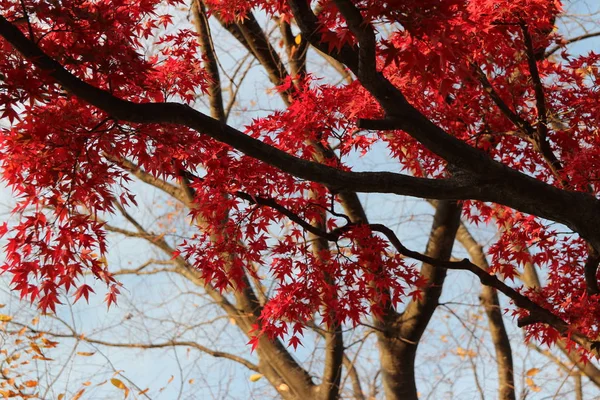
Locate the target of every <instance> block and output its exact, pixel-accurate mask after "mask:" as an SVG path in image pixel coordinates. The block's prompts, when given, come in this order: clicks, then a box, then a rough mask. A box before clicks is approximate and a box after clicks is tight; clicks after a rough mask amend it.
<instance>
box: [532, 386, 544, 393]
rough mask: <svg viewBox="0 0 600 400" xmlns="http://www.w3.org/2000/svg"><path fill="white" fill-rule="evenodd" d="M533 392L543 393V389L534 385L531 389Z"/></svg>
mask: <svg viewBox="0 0 600 400" xmlns="http://www.w3.org/2000/svg"><path fill="white" fill-rule="evenodd" d="M531 391H532V392H536V393H537V392H541V391H542V388H541V387H539V386H537V385H533V386H532V387H531Z"/></svg>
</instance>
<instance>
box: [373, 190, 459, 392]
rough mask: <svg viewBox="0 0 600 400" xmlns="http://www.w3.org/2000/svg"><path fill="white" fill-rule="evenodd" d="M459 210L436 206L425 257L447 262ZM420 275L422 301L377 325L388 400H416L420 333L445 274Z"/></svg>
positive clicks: (427, 271) (426, 270)
mask: <svg viewBox="0 0 600 400" xmlns="http://www.w3.org/2000/svg"><path fill="white" fill-rule="evenodd" d="M460 214H461V206H460V205H458V204H457V203H455V202H450V201H441V202H439V203H438V205H437V208H436V212H435V216H434V221H433V226H432V229H431V233H430V236H429V242H428V243H427V250H426V254H427V255H428V256H430V257H433V258H436V259H440V260H448V259H450V255H451V253H452V246H453V244H454V238H455V236H456V231H457V229H458V224H459V222H460ZM421 274H422V275H423V276H424V277H425V278H426V279H427V281H428V284H427V286H426V287H425V288H424V289H423V297H422V299H421V300H418V301H412V302H410V303H409V304H408V306H407V307H406V309H405V310H404V312H403V313H402V314H400V315H398V316H394V317H393V318H394V319H393V320H389V319H388V320H386V321H385V322H384V323H383V324H382V323H381V322H380V323H379V324H378V325H379V327H380V328H381V329H382V330H381V331H380V332H378V334H377V339H378V342H379V350H380V360H381V368H382V371H383V373H382V381H383V386H384V389H385V393H386V398H387V399H389V400H413V399H414V400H416V399H418V396H417V386H416V382H415V373H414V367H415V357H416V354H417V348H418V345H419V342H420V340H421V337H422V335H423V332H424V331H425V328H426V327H427V324H428V323H429V321H430V319H431V316H432V315H433V312H434V311H435V309H436V307H437V306H438V300H439V298H440V295H441V293H442V285H443V283H444V279H445V277H446V270H445V269H443V268H438V267H434V266H432V265H429V264H423V266H422V268H421Z"/></svg>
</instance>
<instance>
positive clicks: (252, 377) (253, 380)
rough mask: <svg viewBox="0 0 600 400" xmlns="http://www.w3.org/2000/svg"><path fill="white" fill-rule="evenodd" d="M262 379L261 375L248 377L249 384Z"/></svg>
mask: <svg viewBox="0 0 600 400" xmlns="http://www.w3.org/2000/svg"><path fill="white" fill-rule="evenodd" d="M262 377H263V375H262V374H254V375H250V382H256V381H258V380H260V378H262Z"/></svg>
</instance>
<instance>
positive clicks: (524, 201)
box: [0, 17, 600, 248]
mask: <svg viewBox="0 0 600 400" xmlns="http://www.w3.org/2000/svg"><path fill="white" fill-rule="evenodd" d="M0 35H2V36H3V37H4V38H5V39H7V40H8V41H9V42H10V43H11V44H13V46H14V47H15V48H16V49H17V50H19V51H20V52H21V53H22V54H23V55H25V56H26V57H28V58H29V59H30V60H32V61H33V62H34V63H35V64H36V65H37V66H38V67H39V68H41V69H43V70H45V71H46V72H48V73H49V74H50V75H51V76H53V77H54V78H55V79H56V80H57V81H58V82H59V83H60V84H61V85H63V86H64V87H65V88H66V89H68V90H70V91H71V92H72V93H73V94H74V95H76V96H78V97H80V98H81V99H83V100H85V101H87V102H89V103H90V104H92V105H94V106H96V107H98V108H100V109H101V110H103V111H105V112H107V113H109V114H111V115H112V116H113V117H114V118H117V119H120V120H124V121H129V122H139V123H172V124H179V125H185V126H187V127H189V128H191V129H194V130H197V131H198V132H201V133H204V134H207V135H209V136H211V137H213V138H214V139H216V140H219V141H221V142H223V143H226V144H229V145H231V146H233V147H234V148H236V149H238V150H239V151H241V152H243V153H245V154H247V155H248V156H251V157H254V158H257V159H259V160H261V161H264V162H267V163H269V164H271V165H273V166H275V167H277V168H279V169H281V170H283V171H285V172H287V173H290V174H292V175H295V176H297V177H299V178H302V179H308V180H312V181H315V182H319V183H322V184H324V185H327V186H329V187H330V188H334V189H345V190H348V191H355V192H379V193H396V194H404V195H409V196H416V197H424V198H437V199H476V200H484V201H493V202H497V203H500V204H504V205H507V206H509V207H513V208H516V209H518V210H520V211H523V212H528V213H531V214H534V215H538V216H540V217H543V218H547V219H551V220H554V221H557V222H561V223H563V224H565V225H567V226H569V227H571V228H572V229H574V230H576V231H578V232H579V233H580V234H581V235H582V236H583V237H588V238H589V239H590V240H592V242H593V244H594V245H595V247H597V248H600V234H599V233H598V230H597V229H596V227H597V226H598V225H599V221H598V220H599V217H598V213H597V212H596V209H597V208H599V205H598V200H597V199H595V198H594V197H593V196H590V195H585V194H581V193H571V192H566V191H561V190H559V189H557V188H554V187H552V186H550V185H547V184H545V183H543V182H540V181H538V180H536V179H534V178H531V177H528V176H526V175H524V174H522V173H520V172H518V171H515V170H512V169H510V168H508V167H506V166H503V165H502V164H500V163H497V162H495V161H492V160H490V159H489V158H488V157H487V155H485V154H484V153H482V152H480V151H478V150H476V149H474V148H472V147H470V146H469V145H467V144H466V143H464V142H461V141H460V140H458V139H456V138H453V137H451V136H449V135H448V134H446V133H445V132H444V131H442V130H441V129H440V128H439V127H437V126H435V125H434V124H433V123H432V122H430V121H429V120H427V119H426V118H425V117H424V116H422V115H420V114H418V115H417V116H414V115H413V116H412V117H410V118H407V119H406V121H405V122H403V121H401V122H400V123H399V125H400V126H399V128H400V129H404V130H406V131H408V132H412V134H414V136H415V137H416V138H417V139H418V140H420V141H422V142H423V143H424V144H425V145H426V146H427V147H429V148H431V149H432V150H433V151H436V152H438V153H439V154H442V155H445V156H446V157H447V159H448V161H449V162H451V163H453V164H455V165H457V166H461V165H464V166H465V169H466V170H467V171H474V170H476V171H477V173H478V174H479V175H480V176H482V177H481V178H477V179H473V180H471V181H469V182H461V181H459V180H456V179H447V180H429V179H420V178H414V177H408V176H405V175H401V174H395V173H386V172H378V173H375V172H346V171H340V170H337V169H335V168H331V167H327V166H324V165H321V164H319V163H315V162H310V161H306V160H302V159H299V158H297V157H294V156H292V155H290V154H287V153H285V152H283V151H281V150H278V149H276V148H274V147H271V146H269V145H267V144H265V143H263V142H261V141H259V140H256V139H253V138H251V137H249V136H247V135H245V134H243V133H242V132H240V131H238V130H236V129H234V128H232V127H230V126H228V125H225V124H223V123H220V122H219V121H216V120H214V119H212V118H210V117H208V116H206V115H204V114H202V113H200V112H198V111H195V110H193V109H192V108H190V107H188V106H186V105H182V104H177V103H144V104H137V103H133V102H129V101H126V100H122V99H119V98H116V97H114V96H112V95H111V94H110V93H108V92H106V91H104V90H101V89H98V88H95V87H93V86H91V85H89V84H87V83H85V82H83V81H81V80H80V79H78V78H77V77H75V76H74V75H72V74H71V73H69V72H68V71H66V70H65V69H64V68H63V67H62V66H61V65H60V64H58V63H57V62H56V61H54V60H52V59H51V58H49V57H48V56H47V55H46V54H45V53H43V52H42V51H41V50H40V49H39V48H38V47H37V46H36V45H35V44H34V43H32V42H30V41H29V40H28V39H27V38H26V37H25V36H24V35H23V34H22V33H21V32H20V31H19V29H18V28H16V27H15V26H13V25H12V24H11V23H9V22H8V21H7V20H6V19H5V18H3V17H0ZM395 104H396V105H397V102H395ZM415 132H417V133H418V134H415ZM438 139H439V140H438ZM442 148H443V149H444V150H443V151H442ZM467 167H468V168H467ZM484 175H485V176H484ZM540 198H544V199H545V201H544V202H540V201H539V199H540ZM574 204H576V205H577V207H573V205H574Z"/></svg>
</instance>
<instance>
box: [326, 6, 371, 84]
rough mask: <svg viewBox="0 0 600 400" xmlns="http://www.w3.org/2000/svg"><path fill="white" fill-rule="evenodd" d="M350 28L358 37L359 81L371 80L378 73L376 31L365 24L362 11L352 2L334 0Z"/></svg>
mask: <svg viewBox="0 0 600 400" xmlns="http://www.w3.org/2000/svg"><path fill="white" fill-rule="evenodd" d="M334 2H335V5H336V6H337V8H338V9H339V10H340V12H341V13H342V15H343V16H344V18H345V19H346V23H347V24H348V27H349V28H350V30H351V31H352V33H353V34H354V36H356V38H357V40H358V44H359V49H358V73H357V76H358V77H359V79H361V80H364V79H370V78H371V77H373V76H374V74H376V72H377V62H376V61H377V60H376V53H375V50H376V45H375V43H376V42H375V31H374V30H373V27H372V26H371V24H370V23H367V22H365V20H364V19H363V17H362V15H361V13H360V11H359V10H358V8H356V6H355V5H354V4H353V3H352V2H351V1H350V0H334Z"/></svg>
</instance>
